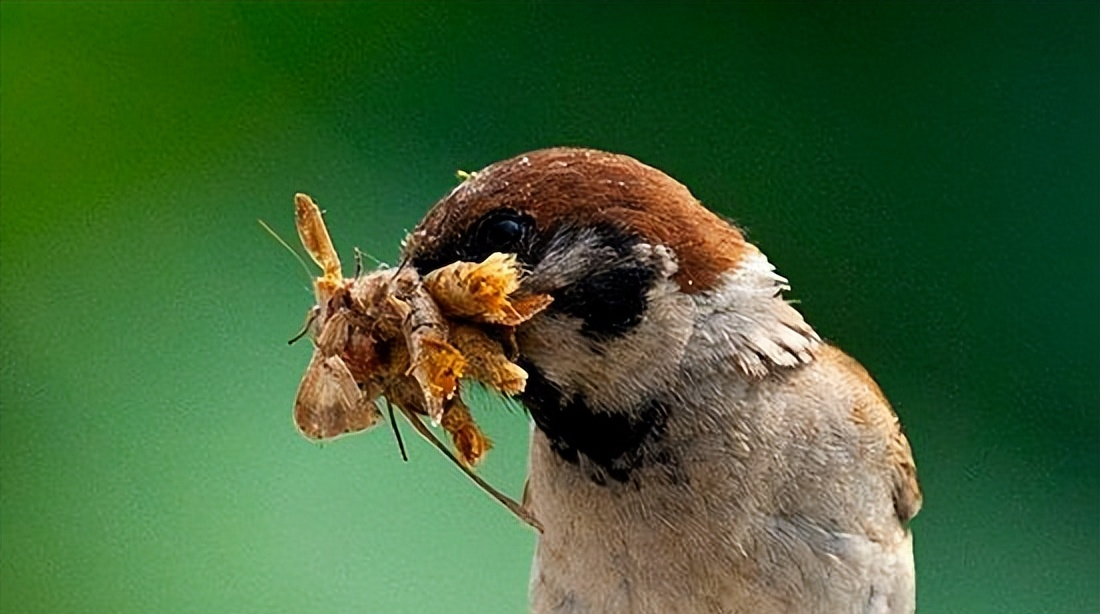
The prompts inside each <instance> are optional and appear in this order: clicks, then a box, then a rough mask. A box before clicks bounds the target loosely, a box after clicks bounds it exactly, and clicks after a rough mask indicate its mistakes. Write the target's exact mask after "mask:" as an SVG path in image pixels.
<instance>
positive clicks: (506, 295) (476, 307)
mask: <svg viewBox="0 0 1100 614" xmlns="http://www.w3.org/2000/svg"><path fill="white" fill-rule="evenodd" d="M519 275H520V267H519V263H518V262H516V257H515V256H513V255H512V254H500V253H495V254H490V255H489V257H488V258H486V259H485V260H484V261H482V262H455V263H453V264H450V265H448V266H445V267H443V268H441V269H438V270H435V271H432V272H431V273H428V274H427V275H426V276H424V287H425V288H427V289H428V293H429V294H431V295H432V297H434V298H435V300H437V301H438V302H439V308H440V309H441V310H442V311H443V312H444V313H446V314H447V315H448V316H449V317H455V318H467V319H470V320H474V321H477V322H485V323H488V324H501V325H504V326H518V325H520V324H522V323H524V322H526V321H527V320H530V319H531V318H532V317H533V316H534V315H535V314H537V313H538V312H540V311H542V310H543V309H545V308H546V307H547V305H549V304H550V301H551V300H552V299H551V297H550V296H549V295H545V294H538V295H531V296H528V297H525V300H523V301H521V302H518V303H517V302H514V299H513V297H512V295H513V294H514V293H515V292H516V290H518V289H519Z"/></svg>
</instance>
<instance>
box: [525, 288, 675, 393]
mask: <svg viewBox="0 0 1100 614" xmlns="http://www.w3.org/2000/svg"><path fill="white" fill-rule="evenodd" d="M694 317H695V304H694V301H692V299H691V297H689V296H688V295H686V294H684V293H683V292H681V291H680V288H679V286H677V285H676V284H675V283H674V282H672V281H671V280H668V279H665V280H662V281H660V282H658V283H657V284H656V285H655V286H654V287H653V289H651V290H650V291H649V295H648V307H647V309H646V312H645V314H644V315H643V316H642V321H641V322H640V323H638V325H637V326H635V327H634V328H633V329H631V330H630V331H629V332H628V333H626V334H624V335H622V336H619V337H613V338H610V339H601V340H597V339H593V338H591V337H588V336H586V335H584V334H583V333H582V332H581V327H582V326H583V321H582V320H581V319H579V318H575V317H571V316H566V315H562V314H554V313H551V314H547V315H543V316H539V317H537V318H535V319H534V320H532V321H531V322H529V323H528V324H526V325H524V326H523V327H522V328H521V329H520V330H519V331H518V334H517V341H518V342H519V347H520V351H521V352H522V354H523V355H524V357H525V358H527V359H529V360H530V361H531V362H532V363H534V364H535V366H537V367H538V368H539V370H540V371H542V374H543V375H544V376H545V377H546V378H547V379H549V380H550V381H551V382H553V383H554V384H556V385H558V386H559V387H561V388H562V389H563V391H565V392H566V394H582V395H584V397H585V401H586V403H587V404H588V406H589V407H592V408H594V409H595V408H600V409H605V410H613V409H617V408H628V407H634V406H635V405H637V404H639V403H641V402H644V401H645V400H647V399H648V398H650V397H652V396H653V393H654V392H657V391H660V390H667V389H668V388H669V386H670V385H671V383H672V382H673V381H675V379H676V377H677V372H678V367H679V364H680V360H681V358H682V357H683V354H684V351H685V349H686V347H687V342H688V339H690V338H691V334H692V325H693V322H694Z"/></svg>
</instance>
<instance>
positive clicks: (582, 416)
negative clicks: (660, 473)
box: [519, 360, 674, 484]
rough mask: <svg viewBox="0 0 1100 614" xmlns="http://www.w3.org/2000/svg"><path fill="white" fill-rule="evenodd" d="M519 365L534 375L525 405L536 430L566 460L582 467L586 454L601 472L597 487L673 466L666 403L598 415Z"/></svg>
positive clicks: (536, 372) (525, 365) (524, 364)
mask: <svg viewBox="0 0 1100 614" xmlns="http://www.w3.org/2000/svg"><path fill="white" fill-rule="evenodd" d="M519 364H520V366H521V367H523V369H525V370H526V371H527V373H528V378H527V388H526V390H524V392H523V393H522V394H521V395H520V400H521V401H523V404H524V405H525V406H527V408H528V409H529V410H530V412H531V417H532V418H533V419H534V421H535V426H537V427H538V429H539V430H540V431H542V432H543V434H544V435H546V438H547V439H548V440H549V442H550V447H551V449H552V450H553V451H554V452H555V453H556V454H557V455H558V456H559V457H561V459H562V460H564V461H566V462H569V463H572V464H580V460H581V456H582V455H583V456H585V457H586V458H588V460H589V461H591V462H592V463H593V464H595V465H596V466H597V467H599V469H600V471H597V472H594V473H592V474H590V475H589V477H590V478H591V479H592V480H593V481H594V482H596V483H597V484H605V483H606V478H608V477H609V478H611V479H613V480H615V481H617V482H624V483H625V482H629V481H630V477H631V475H632V474H633V472H634V471H635V470H636V469H638V468H640V467H643V466H645V465H647V464H672V463H673V460H674V459H673V455H671V454H670V453H669V452H668V451H667V449H666V448H667V446H665V445H664V443H665V442H664V439H665V435H666V430H667V428H666V427H667V424H668V407H667V406H666V405H665V404H664V403H662V402H660V401H656V400H652V401H648V402H646V403H645V404H643V405H641V406H640V407H638V408H636V409H635V410H634V411H632V412H629V413H623V412H614V413H608V412H601V411H594V410H593V409H591V408H589V407H588V405H587V403H586V402H585V399H584V397H583V396H580V395H577V396H575V397H573V398H571V399H566V398H565V396H564V395H563V394H562V392H561V390H560V389H558V387H557V386H555V385H554V384H553V383H551V382H550V381H549V380H547V379H546V378H545V377H544V376H543V375H542V373H541V372H539V370H538V369H537V368H535V366H534V365H532V364H530V363H529V362H527V361H524V360H521V361H520V363H519Z"/></svg>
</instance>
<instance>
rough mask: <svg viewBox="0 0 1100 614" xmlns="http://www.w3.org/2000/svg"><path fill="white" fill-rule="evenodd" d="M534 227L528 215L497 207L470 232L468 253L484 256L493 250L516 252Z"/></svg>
mask: <svg viewBox="0 0 1100 614" xmlns="http://www.w3.org/2000/svg"><path fill="white" fill-rule="evenodd" d="M533 227H534V220H533V219H531V217H530V216H527V215H523V214H521V213H517V212H516V211H512V210H511V209H498V210H496V211H492V212H490V213H488V214H486V215H485V217H483V218H481V220H479V221H478V222H477V224H475V226H474V229H473V232H472V233H471V234H470V241H469V244H468V246H469V250H468V251H469V253H470V255H471V256H475V257H477V258H484V257H486V256H488V255H489V254H491V253H493V252H505V253H517V252H519V251H520V248H521V247H522V246H523V244H524V239H526V238H527V237H528V235H529V234H530V232H531V230H532V229H533Z"/></svg>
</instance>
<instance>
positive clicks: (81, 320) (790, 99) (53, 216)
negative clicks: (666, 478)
mask: <svg viewBox="0 0 1100 614" xmlns="http://www.w3.org/2000/svg"><path fill="white" fill-rule="evenodd" d="M0 10H2V13H0V20H2V27H3V31H2V37H0V38H2V50H0V51H2V53H0V58H2V62H3V64H2V71H0V77H2V80H0V102H2V116H3V117H2V128H0V135H2V149H0V152H2V156H3V160H2V162H3V163H2V177H0V195H2V206H0V223H2V237H0V271H2V289H0V297H2V311H0V316H2V317H0V325H2V327H0V332H2V351H3V356H2V365H0V385H2V406H0V539H2V543H0V573H2V578H0V586H2V588H0V606H2V610H3V612H4V613H5V614H17V613H32V612H124V613H129V612H166V613H170V612H194V613H206V612H260V611H262V612H334V613H335V612H424V611H426V612H446V613H448V614H460V613H463V612H519V611H523V610H524V608H525V603H526V581H527V574H528V565H529V560H530V556H531V552H532V548H533V544H534V536H533V534H532V532H531V531H529V530H527V529H526V528H525V527H524V526H522V525H520V524H519V523H518V522H517V521H515V520H514V519H513V518H512V517H511V516H509V515H508V514H507V513H506V512H505V511H504V510H503V509H502V508H500V507H499V506H497V505H496V504H495V503H493V502H492V501H490V500H489V499H488V498H487V497H486V496H485V495H484V494H482V493H480V492H479V491H477V490H476V489H475V488H474V487H472V485H471V484H470V483H468V482H467V480H466V479H465V478H463V477H462V476H461V475H460V474H459V473H458V472H457V471H456V470H455V469H454V468H453V467H451V466H449V465H448V464H447V463H446V461H444V460H443V459H442V458H441V457H440V456H439V455H438V454H436V453H435V452H434V451H433V450H431V449H430V448H428V447H427V445H425V444H424V443H423V442H422V441H420V440H419V439H418V438H416V437H415V435H413V434H412V433H411V431H410V430H409V429H408V428H407V427H406V429H405V433H406V440H407V441H408V443H409V444H410V446H411V450H410V452H411V456H412V461H411V462H410V463H408V464H403V463H402V462H401V461H400V458H399V457H398V454H397V451H396V448H395V446H394V442H393V439H392V437H391V435H390V433H389V432H387V429H380V430H377V431H375V432H373V433H371V434H369V435H365V436H360V437H354V438H348V439H344V440H340V441H339V442H336V443H334V444H330V445H326V446H323V447H318V446H314V445H311V444H309V443H307V442H306V441H305V440H303V439H302V438H301V437H300V436H299V435H298V434H297V433H296V432H295V431H294V429H293V427H292V426H291V422H290V409H291V402H292V399H293V397H294V393H295V389H296V387H297V384H298V380H299V378H300V376H301V373H302V371H303V368H304V367H305V364H306V361H307V360H308V356H309V351H310V350H309V346H308V344H307V343H299V344H297V345H295V346H292V347H289V348H288V347H287V346H286V343H285V342H286V339H287V338H288V337H289V336H290V335H292V334H293V333H294V332H295V331H296V329H297V328H298V326H299V325H300V324H301V322H302V319H303V317H304V314H305V312H306V310H307V309H308V308H309V306H310V305H311V297H310V293H309V280H308V277H307V276H306V274H305V273H304V272H303V271H302V269H301V267H300V266H299V264H298V263H296V262H295V261H294V260H293V258H291V257H290V255H289V254H288V253H287V252H286V251H285V250H283V249H282V248H281V247H279V246H278V245H277V244H276V243H275V241H273V240H272V239H271V237H269V236H268V235H267V234H266V233H264V232H263V231H262V230H261V229H260V227H259V226H258V225H257V223H256V219H257V218H262V219H264V220H266V221H267V222H269V223H270V224H271V225H273V226H274V227H275V228H276V229H278V231H279V232H280V233H281V234H282V235H283V236H284V237H286V238H287V239H288V240H294V241H295V242H296V240H295V235H294V230H293V224H292V200H291V197H292V195H293V193H294V192H295V191H299V190H302V191H307V192H309V193H311V194H312V195H313V196H314V197H316V198H317V199H318V201H319V202H321V204H322V205H323V206H325V207H326V208H327V209H328V216H327V219H328V222H329V224H330V227H331V229H332V231H333V233H334V239H335V241H336V244H337V246H338V248H339V249H340V250H341V252H342V254H343V255H344V257H345V259H346V260H350V257H351V250H352V247H353V246H359V247H362V248H364V249H366V250H367V251H369V252H370V253H372V254H373V255H375V256H377V257H378V258H381V259H383V260H390V261H392V260H393V258H394V256H395V255H396V253H397V249H398V244H399V241H400V239H401V238H402V236H403V234H404V232H405V230H406V229H409V228H411V227H412V226H413V225H414V224H415V223H416V221H417V220H418V219H419V217H420V216H421V215H422V214H423V213H424V211H425V210H426V209H427V207H428V206H429V205H430V204H431V203H433V202H434V201H435V200H436V199H437V198H439V197H440V196H441V195H443V194H445V193H446V192H447V191H448V190H449V189H450V188H451V187H452V186H453V185H454V183H455V180H454V171H455V170H456V169H465V170H476V169H478V168H480V167H482V166H484V165H485V164H488V163H490V162H493V161H495V160H498V159H501V158H504V157H508V156H511V155H514V154H517V153H520V152H523V151H526V150H530V149H535V148H538V147H544V146H549V145H557V144H575V145H586V146H591V147H598V148H604V149H610V150H615V151H620V152H624V153H629V154H631V155H634V156H635V157H638V158H640V159H641V160H643V161H645V162H648V163H650V164H652V165H654V166H657V167H659V168H661V169H663V170H665V171H667V172H669V173H670V174H672V175H673V176H675V177H677V178H678V179H680V180H681V181H683V182H684V183H686V184H688V185H689V186H690V187H691V188H692V190H693V191H694V193H695V194H696V195H697V196H698V197H699V198H701V199H702V200H703V201H704V202H706V203H708V204H709V205H710V206H711V207H713V208H714V209H716V210H718V211H720V212H722V213H723V214H726V215H728V216H731V217H732V218H734V219H736V220H737V221H738V222H739V223H740V224H742V225H743V226H745V227H746V228H747V231H748V233H749V236H750V238H751V239H752V240H753V241H754V242H755V243H756V244H758V245H759V246H760V247H761V248H762V249H763V250H764V251H765V253H767V254H768V255H769V256H770V258H771V260H772V261H773V262H775V263H776V264H777V265H778V267H779V270H780V271H781V272H782V273H784V274H785V275H786V276H788V277H789V278H790V279H791V281H792V284H793V287H794V291H793V293H792V296H793V297H794V298H797V299H799V300H800V301H801V304H800V308H801V309H802V310H803V312H804V313H805V314H806V315H807V317H808V319H809V320H810V321H811V322H813V323H814V324H815V326H816V327H817V329H818V331H820V332H821V333H822V334H823V335H825V336H826V337H828V338H829V339H831V340H833V341H835V342H836V343H838V344H839V345H840V346H841V347H843V348H845V349H846V350H848V351H849V352H850V353H852V354H853V355H855V356H856V357H858V358H859V359H860V360H861V361H863V362H864V363H865V364H866V365H867V367H868V368H869V370H870V371H871V372H872V373H873V374H875V376H876V377H877V378H878V380H879V381H880V383H881V384H882V386H883V388H884V389H885V390H886V392H887V394H888V396H889V397H890V398H891V399H892V400H893V402H894V404H895V406H896V408H897V410H898V412H899V414H900V415H901V416H902V419H903V421H904V424H905V426H906V428H907V430H908V433H909V435H910V438H911V440H912V443H913V449H914V450H915V453H916V457H917V461H918V466H919V469H920V476H921V480H922V484H923V487H924V492H925V506H924V510H923V511H922V512H921V514H920V516H919V517H918V518H917V520H916V521H915V523H914V530H915V532H916V557H917V565H918V570H919V602H920V604H921V611H922V612H925V613H937V612H942V613H956V612H963V613H969V612H996V613H1006V612H1020V613H1028V614H1031V613H1036V612H1052V613H1067V612H1096V611H1097V610H1098V609H1100V569H1098V551H1100V543H1098V540H1100V509H1098V508H1100V495H1098V489H1097V486H1098V475H1100V471H1098V459H1100V450H1098V439H1100V437H1098V435H1100V433H1098V419H1097V416H1098V412H1097V408H1098V407H1100V383H1098V372H1100V364H1098V340H1100V316H1098V314H1100V297H1098V288H1100V286H1098V279H1100V270H1098V268H1100V266H1098V263H1100V257H1098V241H1097V236H1098V228H1100V206H1098V202H1100V198H1098V186H1100V176H1098V175H1100V171H1098V169H1100V156H1098V134H1100V121H1098V109H1100V95H1098V91H1100V60H1098V57H1100V54H1098V44H1097V39H1098V32H1100V20H1098V14H1100V9H1098V6H1097V5H1096V4H1095V3H1082V4H1072V3H1052V4H1022V3H1010V4H1001V5H997V4H980V5H979V4H972V5H950V4H935V5H902V4H889V5H877V4H856V5H837V4H830V5H817V4H775V5H752V4H739V5H693V6H652V5H647V6H631V5H559V4H550V3H545V2H523V3H516V4H507V5H504V4H494V5H463V6H444V5H408V4H388V5H354V6H353V5H260V4H249V5H230V4H197V5H191V4H174V5H155V4H114V5H74V4H49V5H21V4H13V3H10V2H4V3H3V6H2V9H0ZM476 411H477V415H478V418H479V420H480V421H481V423H482V425H483V426H484V428H485V430H486V431H487V432H488V433H489V434H490V435H492V436H493V437H494V438H495V440H496V442H497V449H496V450H495V451H494V452H493V453H492V454H491V456H490V458H489V459H488V461H487V463H486V465H485V467H484V469H483V474H484V475H485V476H486V477H487V478H489V479H490V480H491V481H493V482H494V483H496V484H498V485H500V486H501V487H503V488H505V489H506V490H508V491H510V492H512V493H515V494H518V492H519V489H520V487H521V484H522V480H523V473H524V464H525V455H526V437H527V432H528V428H529V427H528V425H527V420H526V418H525V416H524V415H523V414H522V412H518V411H515V410H512V411H508V410H507V408H506V407H504V405H503V404H502V403H500V402H493V401H487V402H485V403H482V404H479V407H478V408H477V410H476Z"/></svg>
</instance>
